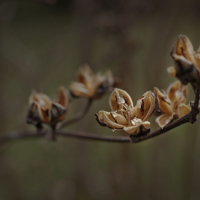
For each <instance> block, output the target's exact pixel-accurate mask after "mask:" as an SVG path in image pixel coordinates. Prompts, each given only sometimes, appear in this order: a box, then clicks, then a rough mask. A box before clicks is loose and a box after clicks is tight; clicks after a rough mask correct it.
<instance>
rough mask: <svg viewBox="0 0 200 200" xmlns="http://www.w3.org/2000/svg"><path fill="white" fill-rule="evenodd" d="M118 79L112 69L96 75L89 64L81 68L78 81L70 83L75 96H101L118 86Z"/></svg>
mask: <svg viewBox="0 0 200 200" xmlns="http://www.w3.org/2000/svg"><path fill="white" fill-rule="evenodd" d="M117 83H118V80H117V79H116V78H114V77H113V75H112V72H111V71H107V72H106V73H105V74H104V75H102V74H101V73H97V74H96V75H95V74H94V73H93V71H92V70H91V69H90V67H89V66H88V65H86V64H85V65H83V66H81V67H80V68H79V70H78V74H77V77H76V81H74V82H72V83H71V84H70V87H69V88H70V91H71V93H72V95H74V96H75V97H87V98H99V97H101V96H102V95H103V94H105V93H106V92H109V91H111V90H112V89H113V87H115V86H116V84H117Z"/></svg>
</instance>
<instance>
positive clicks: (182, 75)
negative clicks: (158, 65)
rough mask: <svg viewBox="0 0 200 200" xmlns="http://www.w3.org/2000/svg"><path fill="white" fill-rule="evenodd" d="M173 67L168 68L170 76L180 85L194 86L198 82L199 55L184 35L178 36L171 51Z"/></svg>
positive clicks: (199, 75)
mask: <svg viewBox="0 0 200 200" xmlns="http://www.w3.org/2000/svg"><path fill="white" fill-rule="evenodd" d="M171 56H172V58H173V59H174V63H175V67H174V68H172V67H170V68H168V72H169V74H170V75H172V76H176V77H177V78H178V79H179V80H180V81H181V82H182V84H185V85H186V84H187V83H188V82H190V83H192V84H195V83H197V82H199V81H200V70H199V69H200V54H199V50H197V52H195V51H194V50H193V46H192V43H191V42H190V40H189V39H188V38H187V37H186V36H185V35H180V36H179V38H178V40H177V42H176V44H175V46H174V47H173V49H172V51H171Z"/></svg>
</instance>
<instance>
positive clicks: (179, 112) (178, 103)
mask: <svg viewBox="0 0 200 200" xmlns="http://www.w3.org/2000/svg"><path fill="white" fill-rule="evenodd" d="M154 93H156V94H157V95H158V98H159V100H160V110H161V112H162V113H163V114H162V115H161V116H159V117H158V118H157V119H156V122H157V123H158V125H159V126H160V127H161V128H164V127H165V126H166V125H167V124H168V123H170V122H171V121H172V120H173V119H174V118H181V117H183V116H184V115H186V114H187V113H189V112H190V110H191V109H190V107H189V106H187V105H185V102H186V99H187V95H188V87H187V86H185V85H183V84H181V82H180V81H176V82H174V83H172V84H171V85H170V86H169V87H168V89H167V92H165V91H163V90H159V89H158V88H156V87H155V88H154Z"/></svg>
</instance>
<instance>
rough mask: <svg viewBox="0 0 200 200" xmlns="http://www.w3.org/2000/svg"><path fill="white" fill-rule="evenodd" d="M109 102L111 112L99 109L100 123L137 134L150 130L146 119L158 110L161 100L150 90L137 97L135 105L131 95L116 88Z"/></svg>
mask: <svg viewBox="0 0 200 200" xmlns="http://www.w3.org/2000/svg"><path fill="white" fill-rule="evenodd" d="M109 104H110V107H111V111H110V112H106V111H99V112H98V114H96V120H97V121H98V122H99V124H100V125H102V126H107V127H109V128H111V129H113V130H116V129H123V130H124V131H125V132H127V133H129V134H137V133H141V132H142V133H147V132H149V130H150V129H149V127H150V122H149V121H146V120H147V119H148V118H149V117H150V116H151V115H152V114H153V113H154V112H155V111H156V110H157V108H158V105H159V100H158V98H157V96H156V95H154V93H153V92H151V91H148V92H146V93H145V94H143V95H142V97H140V98H138V99H137V104H136V106H135V107H134V106H133V102H132V99H131V97H130V95H129V94H128V93H127V92H125V91H124V90H121V89H117V88H116V89H115V90H114V91H113V92H112V93H111V95H110V98H109Z"/></svg>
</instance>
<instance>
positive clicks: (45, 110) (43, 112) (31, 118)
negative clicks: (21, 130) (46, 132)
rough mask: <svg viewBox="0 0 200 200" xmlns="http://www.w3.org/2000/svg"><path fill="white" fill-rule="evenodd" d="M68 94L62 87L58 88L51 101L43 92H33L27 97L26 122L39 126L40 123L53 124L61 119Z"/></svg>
mask: <svg viewBox="0 0 200 200" xmlns="http://www.w3.org/2000/svg"><path fill="white" fill-rule="evenodd" d="M69 103H70V96H69V94H68V92H67V90H65V89H64V87H61V88H60V89H59V92H58V94H57V97H56V100H55V101H52V100H51V99H50V98H49V97H48V96H47V95H45V94H43V93H38V92H35V91H34V92H33V93H32V94H31V96H30V98H29V104H30V106H29V110H28V115H27V123H31V124H33V125H35V126H41V123H45V124H49V125H51V126H54V125H55V124H56V123H58V122H59V121H61V120H63V119H64V117H65V113H66V111H67V109H68V107H69Z"/></svg>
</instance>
